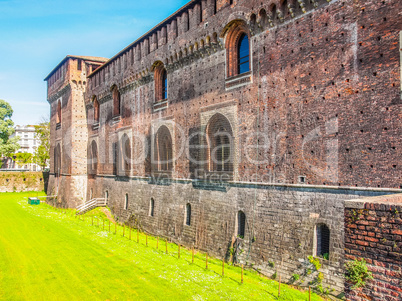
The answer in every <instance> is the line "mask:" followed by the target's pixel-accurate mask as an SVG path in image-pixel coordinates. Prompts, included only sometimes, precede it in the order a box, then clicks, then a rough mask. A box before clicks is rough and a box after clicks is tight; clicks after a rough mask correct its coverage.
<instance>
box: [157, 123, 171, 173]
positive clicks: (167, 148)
mask: <svg viewBox="0 0 402 301" xmlns="http://www.w3.org/2000/svg"><path fill="white" fill-rule="evenodd" d="M154 146H155V152H154V156H155V157H154V160H155V161H154V162H155V167H156V168H155V169H156V170H157V171H170V170H172V169H173V162H172V160H173V159H172V157H173V149H172V148H173V147H172V136H171V135H170V131H169V129H168V128H167V127H166V126H165V125H163V126H161V127H160V128H159V129H158V132H157V133H156V136H155V142H154Z"/></svg>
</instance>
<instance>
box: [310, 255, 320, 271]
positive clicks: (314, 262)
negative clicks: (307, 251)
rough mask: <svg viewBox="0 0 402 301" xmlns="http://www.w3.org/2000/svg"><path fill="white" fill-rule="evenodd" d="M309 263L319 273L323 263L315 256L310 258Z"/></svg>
mask: <svg viewBox="0 0 402 301" xmlns="http://www.w3.org/2000/svg"><path fill="white" fill-rule="evenodd" d="M307 258H308V261H309V262H310V263H311V264H312V265H313V266H314V267H315V270H316V271H318V270H319V269H320V268H321V262H320V260H319V259H318V258H315V257H314V256H308V257H307Z"/></svg>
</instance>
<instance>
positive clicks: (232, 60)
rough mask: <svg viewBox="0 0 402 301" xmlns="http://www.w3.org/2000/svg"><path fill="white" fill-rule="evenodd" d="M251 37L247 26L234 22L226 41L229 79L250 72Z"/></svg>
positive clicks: (241, 22) (239, 21)
mask: <svg viewBox="0 0 402 301" xmlns="http://www.w3.org/2000/svg"><path fill="white" fill-rule="evenodd" d="M250 36H251V34H250V30H249V28H248V26H247V24H246V23H245V22H244V21H241V20H237V21H234V22H233V23H232V25H231V26H230V28H229V30H228V31H227V35H226V39H225V48H226V59H227V61H226V67H227V68H226V69H227V77H232V76H235V75H238V74H240V73H243V72H245V71H244V70H246V71H249V70H250V68H251V64H250V58H251V56H250V53H251V51H250V43H249V41H250ZM245 39H246V40H247V41H245ZM243 43H244V44H243ZM243 46H245V47H243ZM242 67H244V68H243V69H242Z"/></svg>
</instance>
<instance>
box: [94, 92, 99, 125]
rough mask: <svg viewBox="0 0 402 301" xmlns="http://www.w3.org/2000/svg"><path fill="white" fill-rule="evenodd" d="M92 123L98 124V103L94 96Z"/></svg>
mask: <svg viewBox="0 0 402 301" xmlns="http://www.w3.org/2000/svg"><path fill="white" fill-rule="evenodd" d="M94 122H95V123H98V122H99V102H98V99H97V98H96V96H95V97H94Z"/></svg>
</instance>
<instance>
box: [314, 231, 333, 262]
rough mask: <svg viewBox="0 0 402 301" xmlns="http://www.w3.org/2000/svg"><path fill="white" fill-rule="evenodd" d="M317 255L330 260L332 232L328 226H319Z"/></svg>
mask: <svg viewBox="0 0 402 301" xmlns="http://www.w3.org/2000/svg"><path fill="white" fill-rule="evenodd" d="M316 231H317V233H316V234H317V254H316V256H320V257H324V258H326V259H328V258H329V242H330V231H329V228H328V227H327V225H325V224H321V225H317V227H316Z"/></svg>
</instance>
